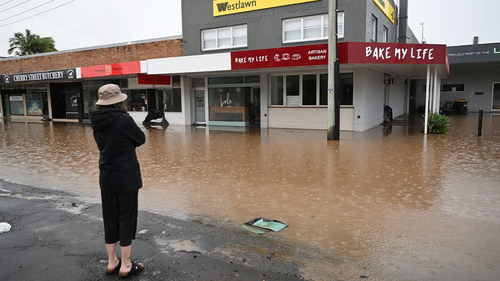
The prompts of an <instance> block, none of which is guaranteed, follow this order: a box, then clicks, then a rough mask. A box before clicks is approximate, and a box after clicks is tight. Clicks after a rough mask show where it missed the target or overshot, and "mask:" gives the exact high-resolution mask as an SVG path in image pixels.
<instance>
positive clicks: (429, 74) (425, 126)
mask: <svg viewBox="0 0 500 281" xmlns="http://www.w3.org/2000/svg"><path fill="white" fill-rule="evenodd" d="M430 78H431V66H430V65H429V64H428V65H427V80H426V84H425V115H424V116H425V117H424V119H425V120H424V134H425V135H427V123H428V119H429V88H430V80H431V79H430Z"/></svg>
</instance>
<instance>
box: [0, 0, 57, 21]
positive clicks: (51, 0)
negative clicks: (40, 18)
mask: <svg viewBox="0 0 500 281" xmlns="http://www.w3.org/2000/svg"><path fill="white" fill-rule="evenodd" d="M28 1H29V0H28ZM54 1H55V0H50V1H49V2H45V3H43V4H41V5H38V6H36V7H34V8H31V9H29V10H26V11H24V12H21V13H19V14H15V15H13V16H10V17H8V18H4V19H1V20H0V21H4V20H8V19H10V18H13V17H15V16H19V15H21V14H24V13H27V12H29V11H32V10H34V9H36V8H38V7H41V6H44V5H47V4H49V3H50V2H54Z"/></svg>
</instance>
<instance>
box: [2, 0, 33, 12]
mask: <svg viewBox="0 0 500 281" xmlns="http://www.w3.org/2000/svg"><path fill="white" fill-rule="evenodd" d="M29 1H30V0H27V1H24V2H21V3H19V4H17V5H14V6H12V7H10V8H7V9H5V10H1V11H0V13H2V12H5V11H8V10H10V9H13V8H15V7H17V6H21V5H22V4H24V3H28V2H29ZM7 3H9V2H7ZM7 3H5V4H7ZM2 5H3V4H2Z"/></svg>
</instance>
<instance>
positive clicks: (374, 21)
mask: <svg viewBox="0 0 500 281" xmlns="http://www.w3.org/2000/svg"><path fill="white" fill-rule="evenodd" d="M377 25H378V19H377V17H375V16H374V15H372V29H371V32H370V40H371V41H373V42H377Z"/></svg>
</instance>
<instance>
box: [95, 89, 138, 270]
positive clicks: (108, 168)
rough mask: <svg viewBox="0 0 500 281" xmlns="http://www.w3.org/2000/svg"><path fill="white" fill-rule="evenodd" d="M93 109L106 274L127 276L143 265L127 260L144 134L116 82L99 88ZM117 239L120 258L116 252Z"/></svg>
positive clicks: (133, 225) (136, 205) (134, 221)
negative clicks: (106, 256) (127, 106)
mask: <svg viewBox="0 0 500 281" xmlns="http://www.w3.org/2000/svg"><path fill="white" fill-rule="evenodd" d="M98 94H99V100H98V101H97V102H96V107H95V111H92V112H90V122H91V125H92V129H93V130H94V139H95V141H96V143H97V146H98V148H99V152H100V158H99V172H100V173H99V185H100V187H101V200H102V214H103V220H104V240H105V243H106V250H107V253H108V266H107V268H106V274H113V273H116V272H119V275H120V276H121V277H130V276H133V275H136V274H138V273H140V272H141V271H143V270H144V265H143V264H141V263H135V262H132V261H131V260H130V253H131V247H132V240H133V239H135V233H136V230H137V212H138V193H139V189H140V188H141V187H142V178H141V172H140V167H139V162H138V161H137V155H136V153H135V149H136V147H139V146H140V145H142V144H144V142H145V140H146V137H145V135H144V133H143V132H142V131H141V129H140V128H139V127H138V126H137V124H136V123H135V121H134V119H132V117H130V115H129V114H128V113H127V108H126V105H125V103H124V101H125V100H126V99H127V95H126V94H124V93H122V92H121V90H120V87H119V86H117V85H115V84H107V85H104V86H102V87H101V88H99V91H98ZM118 241H120V247H121V260H120V259H119V258H118V257H117V256H116V243H117V242H118Z"/></svg>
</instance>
